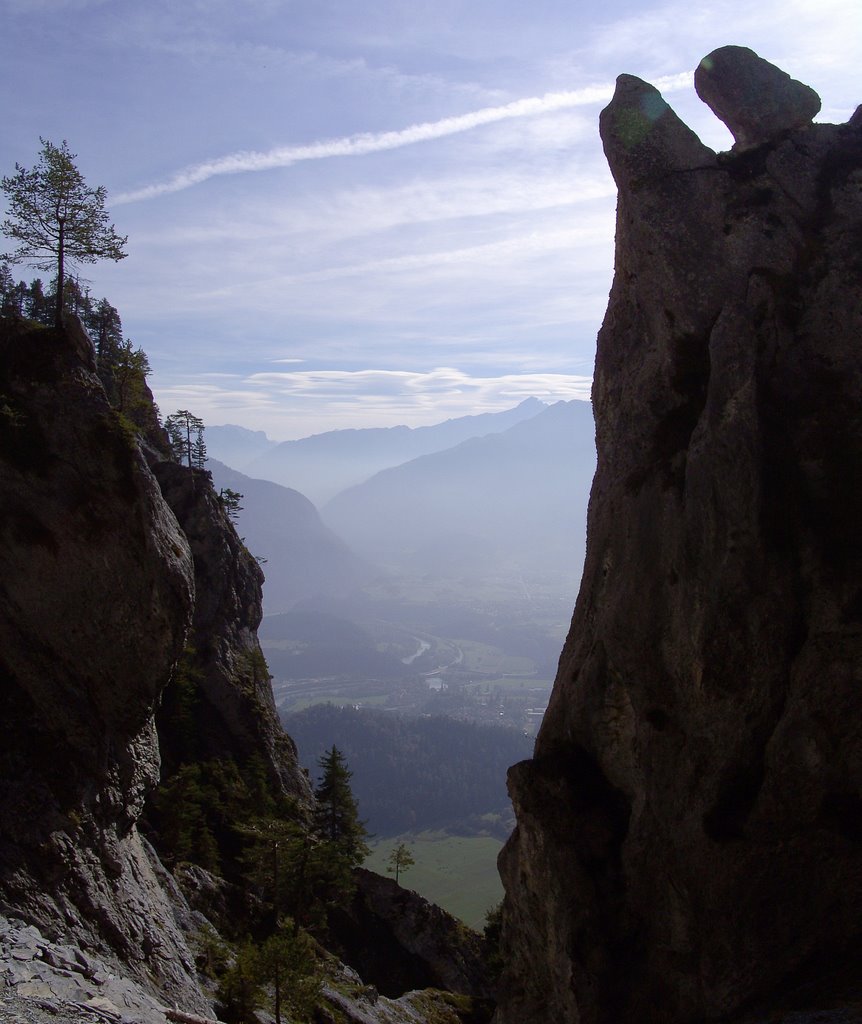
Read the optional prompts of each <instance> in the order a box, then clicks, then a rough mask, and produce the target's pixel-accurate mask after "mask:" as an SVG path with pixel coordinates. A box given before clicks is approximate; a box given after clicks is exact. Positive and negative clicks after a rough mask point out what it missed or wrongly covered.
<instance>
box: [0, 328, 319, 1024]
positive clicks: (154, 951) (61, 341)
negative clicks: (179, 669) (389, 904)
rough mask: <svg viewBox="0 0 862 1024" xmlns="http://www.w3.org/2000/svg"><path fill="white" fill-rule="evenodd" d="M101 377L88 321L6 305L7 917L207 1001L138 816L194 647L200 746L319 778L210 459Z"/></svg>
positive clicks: (149, 986)
mask: <svg viewBox="0 0 862 1024" xmlns="http://www.w3.org/2000/svg"><path fill="white" fill-rule="evenodd" d="M95 371H96V366H95V360H94V353H93V350H92V345H91V343H90V340H89V338H88V337H87V336H86V334H85V333H84V332H83V331H82V330H81V329H80V327H79V326H78V325H77V324H76V323H75V322H72V323H71V324H70V325H68V327H67V329H65V330H64V331H54V330H46V329H44V328H28V327H27V326H26V325H24V324H22V323H20V322H14V321H10V320H0V713H2V717H3V723H4V741H3V744H2V745H0V914H6V915H9V916H14V917H16V918H19V919H22V920H23V921H25V922H26V923H27V924H29V925H31V926H35V927H36V928H38V929H39V930H40V932H41V933H42V935H44V936H45V938H46V941H49V942H50V941H54V942H65V943H67V944H69V947H70V948H72V947H75V948H81V949H84V950H86V951H87V953H88V955H95V956H98V957H100V958H102V960H103V961H104V962H105V963H107V964H113V965H115V967H116V968H117V969H118V970H120V971H122V972H123V974H124V975H126V976H128V977H130V978H131V979H133V980H135V981H137V982H139V983H140V984H142V985H143V986H144V988H145V989H146V990H148V991H149V992H150V993H152V994H154V995H156V996H158V997H159V998H160V999H162V1000H164V1001H167V1002H176V1003H179V1004H180V1005H181V1006H183V1007H184V1008H186V1009H188V1010H192V1011H197V1012H204V1011H207V1010H208V1008H209V1005H208V1002H207V1001H206V1000H205V999H204V998H203V996H202V995H201V993H200V990H199V988H198V982H197V978H196V974H195V970H194V963H193V958H192V956H191V954H190V952H189V949H188V947H187V944H186V938H185V937H184V935H183V931H182V928H181V927H180V923H178V922H181V923H183V924H185V923H186V920H187V919H191V915H190V914H189V913H188V911H187V909H184V908H183V907H182V897H181V896H180V895H179V891H178V890H177V889H176V887H175V886H173V884H172V883H171V880H170V877H169V876H168V875H167V874H166V873H165V871H164V869H163V868H162V866H161V864H160V863H159V860H158V858H157V857H156V855H155V854H154V853H153V851H152V849H151V848H150V847H149V845H148V844H147V843H146V842H144V840H143V839H142V838H141V836H140V834H139V832H138V822H139V820H140V818H141V814H142V811H143V808H144V801H145V798H146V797H147V796H148V794H149V793H150V792H151V791H152V790H153V788H154V787H155V785H156V783H157V782H158V780H159V775H160V764H161V752H160V744H161V746H162V747H163V749H164V751H165V753H166V755H167V757H168V758H170V757H171V756H173V757H174V759H175V760H176V758H177V757H178V752H177V751H176V750H175V749H172V746H171V742H172V739H174V737H172V736H171V735H170V731H169V730H168V729H165V730H164V731H163V733H162V735H158V734H157V728H156V724H157V721H158V716H159V705H160V702H161V700H162V697H163V694H164V693H165V692H167V691H168V690H169V688H170V685H171V680H172V679H173V678H174V677H175V675H176V673H175V669H176V666H177V664H178V662H179V661H180V659H181V658H183V657H188V651H189V649H190V647H191V648H193V649H194V652H195V653H194V659H195V670H196V672H197V673H198V675H199V679H200V686H199V691H200V695H201V696H202V700H201V703H200V706H198V707H197V708H196V712H197V715H198V720H197V727H198V753H199V755H200V756H201V757H202V758H204V759H205V758H207V757H210V756H213V757H214V756H219V757H231V758H234V759H235V760H236V761H237V762H238V763H240V764H242V763H244V762H247V761H249V760H250V759H251V758H257V759H258V760H259V761H260V762H261V763H262V765H263V768H264V771H265V773H266V774H267V775H268V776H269V783H270V786H271V787H272V789H273V790H274V791H281V792H283V793H285V794H287V795H288V796H290V797H292V798H293V799H294V801H295V802H296V803H297V804H298V805H300V806H302V805H306V806H307V805H309V804H310V803H311V800H312V797H311V791H310V787H309V784H308V780H307V779H306V777H305V775H304V773H303V772H302V771H301V769H300V768H299V766H298V763H297V760H296V752H295V748H294V747H293V744H292V742H291V740H290V739H289V738H288V737H287V736H286V735H285V734H284V733H283V731H282V729H281V727H280V725H279V723H278V719H277V715H276V712H275V707H274V703H273V699H272V692H271V689H270V687H269V679H268V675H267V673H266V665H265V662H264V659H263V656H262V654H261V652H260V648H259V646H258V643H257V635H256V628H257V625H258V623H259V622H260V618H261V581H262V573H261V571H260V569H259V567H258V565H257V563H256V562H255V561H254V559H253V558H252V557H251V556H250V555H249V554H248V552H247V551H245V548H244V547H243V546H242V544H241V542H240V540H239V538H238V537H237V536H236V532H235V531H234V529H233V527H232V525H231V524H230V522H229V520H228V518H227V516H226V515H225V512H224V510H223V509H222V507H221V505H220V504H219V502H218V499H217V498H216V496H215V494H214V492H213V490H212V488H211V486H210V484H209V480H208V475H207V474H205V473H200V472H197V471H193V470H189V469H185V468H184V467H182V466H179V465H177V464H176V463H174V462H170V461H165V460H164V458H163V457H162V456H160V454H159V451H158V448H159V437H158V435H159V433H160V428H158V426H157V424H156V423H155V421H153V423H152V424H149V427H150V429H149V431H148V441H147V443H146V444H145V445H144V446H143V447H144V448H145V449H146V453H147V454H146V457H145V455H144V453H143V450H142V446H141V444H140V443H139V441H138V439H137V438H136V436H135V430H134V429H133V428H132V426H131V425H130V424H129V423H128V422H125V421H124V420H123V419H122V417H119V416H118V415H117V414H116V412H115V411H114V410H113V409H112V408H111V406H110V405H109V403H108V401H107V399H106V397H105V392H104V390H103V388H102V384H101V383H100V381H99V378H98V376H97V374H96V372H95Z"/></svg>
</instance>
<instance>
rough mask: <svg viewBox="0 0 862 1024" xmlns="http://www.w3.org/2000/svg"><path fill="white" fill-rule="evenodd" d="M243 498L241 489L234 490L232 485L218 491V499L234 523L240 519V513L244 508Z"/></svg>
mask: <svg viewBox="0 0 862 1024" xmlns="http://www.w3.org/2000/svg"><path fill="white" fill-rule="evenodd" d="M242 499H243V495H242V494H240V493H239V491H234V490H232V489H231V488H230V487H222V489H221V490H220V491H219V492H218V500H219V501H220V502H221V506H222V508H223V509H224V510H225V512H226V513H227V517H228V519H230V521H231V522H232V523H236V522H238V520H239V514H240V512H242V510H243V508H242V505H240V502H241V501H242Z"/></svg>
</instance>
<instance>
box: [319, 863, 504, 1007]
mask: <svg viewBox="0 0 862 1024" xmlns="http://www.w3.org/2000/svg"><path fill="white" fill-rule="evenodd" d="M355 878H356V884H357V887H356V894H355V895H354V898H353V902H352V904H351V905H350V907H349V908H347V909H345V910H339V911H336V912H334V913H331V914H330V932H331V934H332V938H333V940H334V942H335V944H336V946H337V948H338V950H339V953H340V955H341V957H342V959H343V960H344V962H345V963H347V964H349V965H350V966H351V967H352V968H354V969H355V970H357V971H358V972H359V973H360V974H361V975H362V977H363V979H364V980H365V981H366V982H368V983H370V984H373V985H374V986H375V987H376V988H377V989H378V990H379V991H380V992H381V993H382V994H383V995H386V996H390V997H398V996H401V995H403V994H404V993H405V992H409V991H410V990H411V989H420V988H436V989H445V990H447V991H449V992H458V993H461V994H463V995H467V996H471V997H474V998H476V999H478V1000H485V1001H486V1002H487V1003H489V1002H490V999H491V997H492V995H493V991H492V986H491V982H490V979H489V977H488V972H487V968H486V967H485V964H484V959H483V951H482V942H481V939H480V938H479V936H478V935H477V934H476V933H475V932H472V931H470V930H469V929H468V928H466V927H465V926H464V925H463V924H461V922H460V921H458V920H457V919H456V918H454V917H452V916H451V915H450V914H447V913H446V911H445V910H442V909H441V908H440V907H437V906H434V904H433V903H429V902H428V901H427V900H425V899H423V898H422V897H421V896H419V895H418V894H417V893H415V892H413V891H412V890H410V889H405V888H404V887H403V886H400V885H398V884H397V883H396V882H395V881H394V880H393V879H391V878H384V877H383V876H382V875H377V874H375V873H374V872H372V871H366V870H365V869H363V868H359V869H358V870H357V871H356V872H355Z"/></svg>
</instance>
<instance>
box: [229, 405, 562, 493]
mask: <svg viewBox="0 0 862 1024" xmlns="http://www.w3.org/2000/svg"><path fill="white" fill-rule="evenodd" d="M544 407H545V406H544V403H543V402H541V401H539V399H537V398H527V399H525V400H524V401H523V402H521V403H520V404H519V405H517V406H515V407H514V408H512V409H507V410H504V411H503V412H497V413H478V414H476V415H473V416H460V417H455V418H453V419H448V420H443V421H442V422H440V423H436V424H432V425H430V426H422V427H408V426H403V425H399V426H394V427H364V428H362V427H358V428H348V429H343V430H330V431H325V432H323V433H320V434H311V435H310V436H308V437H304V438H300V439H298V440H295V441H283V442H281V443H280V444H277V445H276V446H275V447H274V448H271V449H269V450H268V451H266V452H265V453H263V454H262V455H259V456H258V457H257V458H255V459H252V460H251V461H249V462H248V463H247V464H246V467H245V468H246V470H247V471H248V472H249V473H250V474H259V475H260V476H262V477H263V478H265V479H268V480H273V481H275V482H276V483H280V484H282V485H283V486H287V487H292V488H294V489H296V490H298V491H300V492H301V493H302V494H305V495H307V496H308V497H309V499H310V500H311V501H313V502H314V504H315V505H318V506H319V505H322V504H323V503H325V502H326V501H328V500H329V499H330V498H332V497H334V496H335V495H336V494H338V493H340V492H341V491H343V490H344V489H345V488H347V487H349V486H352V485H353V484H356V483H360V482H361V481H362V480H364V479H367V478H368V477H369V476H372V475H373V474H374V473H376V472H378V471H380V470H381V469H386V468H388V467H390V466H395V465H399V464H401V463H402V462H405V461H409V460H410V459H412V458H416V457H417V456H419V455H424V454H429V453H430V452H432V451H440V450H442V449H445V448H449V447H452V446H453V445H454V444H457V443H459V442H460V441H463V440H466V439H467V438H469V437H475V436H483V435H484V434H487V433H494V432H497V431H499V430H505V429H508V427H510V426H512V425H513V424H515V423H517V422H520V421H521V420H524V419H529V418H530V417H532V416H535V415H537V414H539V413H540V412H541V411H542V409H543V408H544Z"/></svg>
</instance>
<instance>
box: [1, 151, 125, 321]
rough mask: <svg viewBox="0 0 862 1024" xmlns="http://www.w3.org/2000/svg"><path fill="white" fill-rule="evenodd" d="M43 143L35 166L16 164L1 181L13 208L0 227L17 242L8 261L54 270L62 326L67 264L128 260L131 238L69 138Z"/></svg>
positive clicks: (58, 313)
mask: <svg viewBox="0 0 862 1024" xmlns="http://www.w3.org/2000/svg"><path fill="white" fill-rule="evenodd" d="M39 141H40V142H41V143H42V151H41V153H40V154H39V162H38V163H37V164H36V165H35V167H33V169H32V170H27V168H25V167H21V166H20V164H15V174H14V175H11V176H9V177H4V178H3V179H2V181H0V188H2V190H3V192H4V193H5V195H6V201H7V203H8V208H9V209H8V213H9V216H8V217H7V218H6V220H4V221H3V223H2V224H0V231H2V232H3V234H4V235H6V236H7V237H8V238H10V239H12V241H13V242H15V243H16V246H17V248H15V249H13V251H12V252H10V253H7V254H6V258H7V259H8V260H9V262H10V263H31V264H33V265H34V266H36V267H39V268H40V269H42V270H50V269H53V268H56V273H57V287H56V290H55V295H56V304H55V311H54V322H55V324H56V326H57V327H60V326H62V323H63V296H64V294H65V275H66V264H67V263H95V262H96V261H97V260H100V259H108V260H121V259H124V258H125V256H126V253H125V251H124V247H125V245H126V241H127V239H126V238H125V237H121V236H120V235H118V234H117V232H116V231H115V230H114V226H113V224H111V223H109V221H108V213H107V211H106V210H105V199H106V198H107V192H106V190H105V188H104V186H100V187H99V188H95V189H94V188H89V187H88V186H87V183H86V182H85V181H84V177H83V175H82V174H81V172H80V171H79V170H78V168H77V167H76V166H75V159H76V157H75V154H74V153H71V152H70V151H69V147H68V144H67V143H66V141H65V140H64V141H63V142H62V144H61V145H59V146H55V145H53V143H51V142H48V141H47V139H40V140H39Z"/></svg>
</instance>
